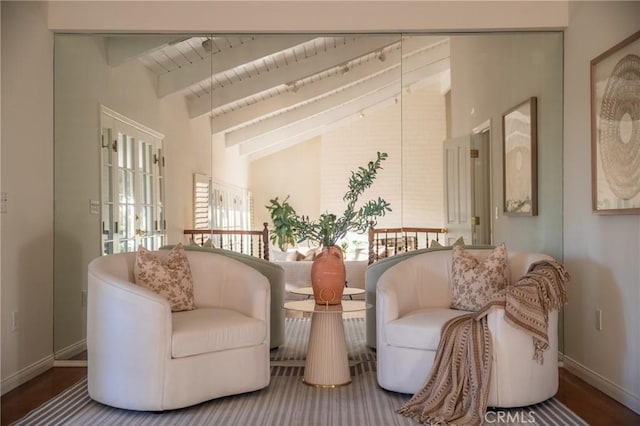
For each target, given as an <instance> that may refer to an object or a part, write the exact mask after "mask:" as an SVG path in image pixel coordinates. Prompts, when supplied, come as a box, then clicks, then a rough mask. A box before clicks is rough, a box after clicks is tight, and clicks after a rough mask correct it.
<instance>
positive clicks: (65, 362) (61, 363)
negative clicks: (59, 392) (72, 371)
mask: <svg viewBox="0 0 640 426" xmlns="http://www.w3.org/2000/svg"><path fill="white" fill-rule="evenodd" d="M88 365H89V363H88V362H87V360H86V359H56V360H55V361H53V366H54V367H87V366H88Z"/></svg>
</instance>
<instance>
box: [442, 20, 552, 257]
mask: <svg viewBox="0 0 640 426" xmlns="http://www.w3.org/2000/svg"><path fill="white" fill-rule="evenodd" d="M451 87H452V90H451V109H452V114H451V115H452V136H453V137H456V136H464V135H469V134H471V132H472V130H473V129H474V128H475V127H476V126H478V125H480V124H481V123H484V122H485V121H486V120H489V119H490V120H491V151H492V157H491V170H492V177H491V181H492V184H491V188H492V192H493V194H492V198H493V202H494V206H492V208H491V211H492V216H493V221H492V227H493V241H494V243H496V244H499V243H501V242H503V241H505V242H506V243H507V247H517V248H518V249H520V250H531V251H542V252H544V253H548V254H550V255H552V256H554V257H556V258H558V259H562V238H560V235H561V233H562V187H561V185H560V182H561V181H562V34H561V33H557V32H556V33H520V34H511V35H506V34H499V35H486V36H481V37H476V36H473V37H465V36H457V37H452V38H451ZM532 96H536V97H537V98H538V101H537V104H538V173H539V176H538V181H537V182H538V215H537V216H534V217H508V216H505V215H503V214H502V210H503V208H502V205H503V204H502V203H503V202H502V200H503V193H502V188H503V182H502V180H503V177H502V115H503V114H504V113H505V111H507V110H509V109H510V108H512V107H514V106H516V105H518V104H519V103H521V102H524V101H525V100H526V99H528V98H529V97H532ZM496 208H497V209H498V212H499V215H498V218H497V219H496V218H495V209H496Z"/></svg>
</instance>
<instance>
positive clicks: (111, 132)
mask: <svg viewBox="0 0 640 426" xmlns="http://www.w3.org/2000/svg"><path fill="white" fill-rule="evenodd" d="M101 128H102V135H101V140H100V144H101V157H102V159H101V162H102V191H101V192H102V194H101V206H102V220H101V223H102V230H101V232H102V254H112V253H121V252H129V251H135V250H137V249H138V247H139V246H140V245H142V246H144V247H146V248H147V249H149V250H155V249H158V248H159V247H160V246H162V245H163V244H165V242H166V220H165V204H164V186H165V182H164V162H165V160H164V155H163V151H162V140H163V135H161V134H159V133H157V132H155V131H153V130H151V129H148V128H146V127H144V126H142V125H140V124H138V123H135V122H134V121H132V120H130V119H128V118H126V117H123V116H122V115H120V114H118V113H116V112H114V111H112V110H109V109H108V108H106V107H102V111H101Z"/></svg>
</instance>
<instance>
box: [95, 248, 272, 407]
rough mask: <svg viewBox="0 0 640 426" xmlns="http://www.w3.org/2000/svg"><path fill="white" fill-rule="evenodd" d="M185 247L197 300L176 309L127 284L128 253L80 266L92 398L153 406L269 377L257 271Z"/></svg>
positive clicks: (266, 320) (189, 401)
mask: <svg viewBox="0 0 640 426" xmlns="http://www.w3.org/2000/svg"><path fill="white" fill-rule="evenodd" d="M162 252H165V253H166V251H164V250H161V251H160V252H158V253H162ZM186 255H187V258H188V260H189V265H190V268H191V273H192V276H193V285H194V288H193V293H194V299H195V304H196V307H197V308H196V309H194V310H191V311H182V312H172V311H171V306H170V304H169V302H168V301H167V300H166V299H164V298H162V297H161V296H159V295H157V294H156V293H154V292H153V291H151V290H148V289H146V288H143V287H141V286H138V285H136V284H134V264H135V258H136V253H123V254H115V255H109V256H102V257H99V258H97V259H94V260H93V261H92V262H91V263H90V264H89V274H88V278H89V292H88V316H87V351H88V383H89V395H90V396H91V398H93V399H94V400H96V401H99V402H101V403H103V404H106V405H110V406H114V407H118V408H125V409H132V410H145V411H162V410H169V409H175V408H181V407H186V406H189V405H193V404H197V403H200V402H203V401H207V400H209V399H213V398H218V397H221V396H226V395H232V394H238V393H243V392H249V391H254V390H257V389H261V388H264V387H266V386H267V385H268V384H269V379H270V374H269V326H270V310H269V308H270V300H271V299H270V288H269V282H268V280H267V278H266V277H265V276H263V275H262V274H260V273H259V272H258V271H256V270H255V269H253V268H251V267H249V266H247V265H245V264H243V263H240V262H238V261H236V260H234V259H231V258H230V257H227V256H224V255H220V254H214V253H208V252H198V251H187V252H186Z"/></svg>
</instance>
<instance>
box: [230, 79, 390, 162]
mask: <svg viewBox="0 0 640 426" xmlns="http://www.w3.org/2000/svg"><path fill="white" fill-rule="evenodd" d="M396 86H397V85H391V86H388V87H384V88H381V89H380V90H377V91H376V92H373V93H371V94H369V95H367V96H363V97H361V98H359V99H357V100H353V101H351V102H349V103H346V104H344V105H342V106H341V107H339V108H334V109H332V110H325V111H323V112H322V113H320V114H316V115H314V116H312V117H309V118H307V119H304V120H300V121H298V122H296V123H293V124H290V125H288V126H285V127H281V128H279V129H276V130H274V131H272V132H269V133H267V134H264V135H261V136H259V137H256V138H253V139H251V140H249V141H246V142H244V143H243V144H241V145H240V154H241V155H247V154H251V153H252V152H254V151H258V150H261V149H264V148H266V147H268V146H271V145H275V144H277V143H279V142H280V141H281V140H286V139H287V138H289V137H291V136H292V135H295V134H298V133H300V132H304V131H308V130H311V129H314V128H317V127H321V126H324V125H325V124H326V123H327V122H332V121H336V120H338V119H342V118H346V117H348V116H350V115H353V114H358V113H359V112H360V111H362V110H364V109H366V108H368V107H370V106H373V105H375V104H377V103H379V102H383V101H384V100H386V99H388V98H390V97H392V96H395V95H396V94H397V93H399V92H400V88H399V87H396Z"/></svg>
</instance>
